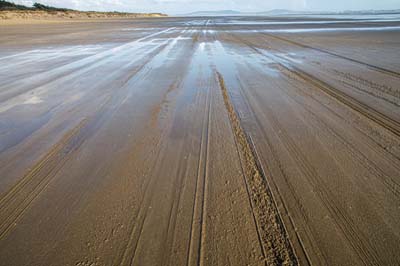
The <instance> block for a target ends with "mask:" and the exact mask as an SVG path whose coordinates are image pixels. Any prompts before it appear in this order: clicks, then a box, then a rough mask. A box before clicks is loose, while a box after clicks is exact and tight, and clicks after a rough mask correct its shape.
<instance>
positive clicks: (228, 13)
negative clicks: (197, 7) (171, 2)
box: [182, 10, 242, 17]
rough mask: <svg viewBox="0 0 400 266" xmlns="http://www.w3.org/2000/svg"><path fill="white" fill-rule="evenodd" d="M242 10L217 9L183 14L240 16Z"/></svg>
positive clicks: (190, 15) (192, 15)
mask: <svg viewBox="0 0 400 266" xmlns="http://www.w3.org/2000/svg"><path fill="white" fill-rule="evenodd" d="M241 14H242V12H240V11H235V10H217V11H196V12H192V13H188V14H182V16H189V17H195V16H239V15H241Z"/></svg>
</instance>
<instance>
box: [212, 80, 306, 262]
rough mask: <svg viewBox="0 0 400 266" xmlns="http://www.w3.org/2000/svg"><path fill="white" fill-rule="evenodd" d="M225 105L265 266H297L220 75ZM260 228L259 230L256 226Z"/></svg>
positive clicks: (274, 204)
mask: <svg viewBox="0 0 400 266" xmlns="http://www.w3.org/2000/svg"><path fill="white" fill-rule="evenodd" d="M217 78H218V81H219V85H220V89H221V92H222V95H223V98H224V104H225V107H226V109H227V112H228V116H229V120H230V123H231V127H232V130H233V134H234V137H235V141H236V143H237V145H238V146H237V147H238V153H239V157H240V159H241V164H242V167H243V169H244V172H243V175H244V178H245V179H246V180H247V182H246V183H248V184H249V196H250V200H251V201H252V207H253V208H252V209H253V214H254V216H255V217H256V229H257V231H258V234H259V236H260V238H261V240H262V248H263V250H264V253H265V257H264V259H265V263H266V265H298V260H297V258H296V256H295V254H294V251H293V248H292V244H291V243H290V241H289V239H288V237H287V232H286V229H285V226H284V225H283V222H282V219H281V217H280V215H279V211H278V208H277V206H276V203H275V201H274V199H273V196H272V194H271V192H270V190H269V188H268V185H267V183H266V179H265V173H264V172H263V169H262V168H261V167H260V165H261V164H260V162H259V160H258V157H257V155H256V153H255V150H254V147H253V146H252V142H251V139H250V138H249V136H248V135H247V134H246V133H245V131H244V130H243V128H242V126H241V122H240V119H239V117H238V115H237V113H236V111H235V108H234V106H233V104H232V103H231V100H230V97H229V92H228V90H227V88H226V86H225V82H224V79H223V77H222V75H221V74H220V73H218V72H217ZM257 224H258V226H257Z"/></svg>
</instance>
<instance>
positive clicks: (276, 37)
mask: <svg viewBox="0 0 400 266" xmlns="http://www.w3.org/2000/svg"><path fill="white" fill-rule="evenodd" d="M262 34H263V35H266V36H269V37H272V38H275V39H278V40H281V41H284V42H287V43H290V44H293V45H296V46H300V47H303V48H307V49H311V50H314V51H318V52H321V53H324V54H329V55H331V56H334V57H338V58H341V59H344V60H347V61H350V62H353V63H357V64H360V65H363V66H366V67H369V68H371V69H374V70H376V71H379V72H381V73H384V74H388V75H391V76H394V77H397V78H400V73H399V72H397V71H393V70H390V69H387V68H383V67H379V66H375V65H372V64H369V63H365V62H362V61H359V60H356V59H353V58H350V57H347V56H344V55H340V54H337V53H334V52H331V51H327V50H325V49H321V48H317V47H313V46H310V45H307V44H303V43H299V42H296V41H292V40H289V39H286V38H283V37H279V36H276V35H274V34H270V33H265V32H263V33H262Z"/></svg>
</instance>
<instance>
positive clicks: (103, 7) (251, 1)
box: [14, 0, 400, 14]
mask: <svg viewBox="0 0 400 266" xmlns="http://www.w3.org/2000/svg"><path fill="white" fill-rule="evenodd" d="M14 2H15V3H19V4H25V5H32V3H33V2H39V3H42V4H46V5H51V6H57V7H66V8H72V9H78V10H95V11H130V12H163V13H167V14H182V13H189V12H194V11H205V10H206V11H213V10H237V11H245V12H254V11H258V12H261V11H268V10H272V9H290V10H309V11H343V10H367V9H400V0H36V1H33V0H32V1H31V0H14Z"/></svg>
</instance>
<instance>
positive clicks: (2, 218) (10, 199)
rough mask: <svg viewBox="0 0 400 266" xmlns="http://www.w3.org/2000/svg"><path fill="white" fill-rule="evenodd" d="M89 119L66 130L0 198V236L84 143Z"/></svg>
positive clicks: (12, 224)
mask: <svg viewBox="0 0 400 266" xmlns="http://www.w3.org/2000/svg"><path fill="white" fill-rule="evenodd" d="M87 122H88V121H87V119H83V120H82V121H81V122H80V123H79V124H78V125H77V126H76V127H75V128H73V129H72V130H70V131H69V132H67V133H66V134H65V135H64V137H63V138H62V139H61V141H60V142H59V143H58V144H57V145H55V146H54V147H53V149H52V150H50V152H48V153H47V155H46V156H44V158H43V159H41V160H40V161H39V162H38V163H37V164H36V166H35V167H34V168H33V169H32V170H30V171H29V172H28V173H27V174H26V175H25V176H24V177H23V178H22V179H21V180H20V181H19V182H18V183H17V184H16V185H15V186H14V187H13V188H12V189H11V190H10V191H9V192H8V193H7V194H5V195H4V197H3V198H1V200H0V239H2V238H4V237H5V236H6V235H7V234H8V233H9V232H10V231H11V229H12V228H13V227H14V226H15V225H16V223H17V221H18V220H19V218H21V217H22V215H23V214H24V212H25V211H26V210H27V209H28V207H29V206H30V205H31V204H32V202H33V201H34V200H35V199H36V198H38V197H39V195H40V194H41V192H42V191H43V190H44V189H45V188H46V187H47V186H48V184H49V183H50V182H51V180H52V179H53V178H54V177H55V176H56V174H57V172H58V171H59V170H60V169H61V168H62V167H63V165H65V163H66V162H67V161H68V160H69V159H70V158H71V155H72V154H73V153H74V152H75V151H76V150H78V149H79V147H80V146H81V145H82V143H83V142H84V140H85V135H86V134H85V126H86V125H87Z"/></svg>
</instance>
